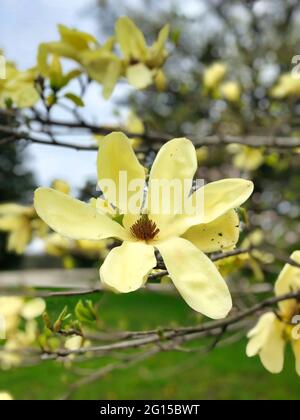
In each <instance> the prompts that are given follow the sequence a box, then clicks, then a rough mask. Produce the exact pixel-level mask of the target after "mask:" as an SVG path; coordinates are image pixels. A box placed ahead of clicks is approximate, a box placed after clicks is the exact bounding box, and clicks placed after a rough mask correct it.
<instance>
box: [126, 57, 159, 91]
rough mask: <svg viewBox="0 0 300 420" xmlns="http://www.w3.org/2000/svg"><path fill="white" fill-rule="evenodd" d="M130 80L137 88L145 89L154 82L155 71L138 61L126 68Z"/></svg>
mask: <svg viewBox="0 0 300 420" xmlns="http://www.w3.org/2000/svg"><path fill="white" fill-rule="evenodd" d="M126 77H127V79H128V82H129V83H130V84H131V85H132V86H134V87H135V88H136V89H145V88H146V87H148V86H150V85H151V84H152V82H153V72H152V70H150V69H149V68H148V67H147V66H146V65H145V64H143V63H138V64H134V65H132V66H129V67H128V68H127V70H126Z"/></svg>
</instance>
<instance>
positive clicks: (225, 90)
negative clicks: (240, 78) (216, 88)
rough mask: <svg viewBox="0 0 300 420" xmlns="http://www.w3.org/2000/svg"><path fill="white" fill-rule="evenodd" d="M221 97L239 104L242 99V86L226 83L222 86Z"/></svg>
mask: <svg viewBox="0 0 300 420" xmlns="http://www.w3.org/2000/svg"><path fill="white" fill-rule="evenodd" d="M220 95H221V97H222V98H224V99H226V100H227V101H229V102H238V101H239V100H240V98H241V86H240V84H239V83H238V82H234V81H226V82H224V83H222V84H221V85H220Z"/></svg>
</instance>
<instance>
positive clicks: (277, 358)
mask: <svg viewBox="0 0 300 420" xmlns="http://www.w3.org/2000/svg"><path fill="white" fill-rule="evenodd" d="M285 344H286V342H285V340H284V338H283V324H282V322H281V321H279V320H278V319H277V318H276V319H275V320H274V321H273V323H272V324H271V328H270V330H269V334H268V335H267V339H266V341H265V343H264V345H263V347H262V349H261V351H260V352H259V357H260V360H261V362H262V364H263V366H264V367H265V368H266V369H267V370H268V371H269V372H271V373H280V372H281V371H282V369H283V365H284V350H285Z"/></svg>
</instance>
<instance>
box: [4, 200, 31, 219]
mask: <svg viewBox="0 0 300 420" xmlns="http://www.w3.org/2000/svg"><path fill="white" fill-rule="evenodd" d="M33 214H34V209H33V208H32V207H27V206H22V205H20V204H14V203H7V204H0V216H2V215H14V216H18V215H24V216H25V215H28V216H31V215H33Z"/></svg>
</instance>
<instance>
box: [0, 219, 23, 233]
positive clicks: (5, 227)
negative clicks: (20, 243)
mask: <svg viewBox="0 0 300 420" xmlns="http://www.w3.org/2000/svg"><path fill="white" fill-rule="evenodd" d="M19 220H20V218H19V217H18V216H2V217H1V216H0V230H2V231H4V232H9V231H12V230H14V229H16V227H17V226H18V224H19Z"/></svg>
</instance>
